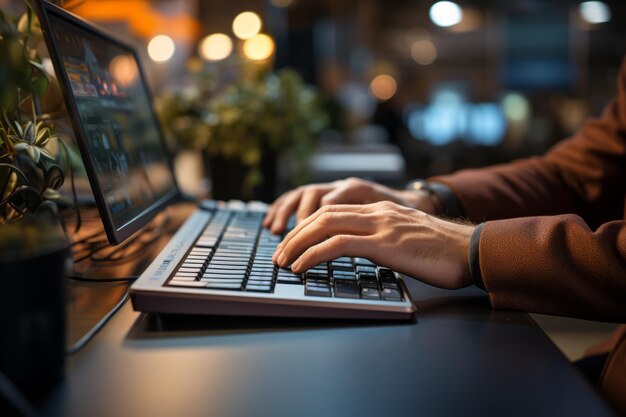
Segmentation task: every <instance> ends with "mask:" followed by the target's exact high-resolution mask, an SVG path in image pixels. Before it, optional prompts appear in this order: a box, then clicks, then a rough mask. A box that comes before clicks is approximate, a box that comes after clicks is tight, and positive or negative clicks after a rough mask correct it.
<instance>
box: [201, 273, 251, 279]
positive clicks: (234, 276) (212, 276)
mask: <svg viewBox="0 0 626 417" xmlns="http://www.w3.org/2000/svg"><path fill="white" fill-rule="evenodd" d="M244 276H245V275H244V274H231V275H227V274H215V273H211V272H205V273H204V275H202V278H201V279H233V280H237V279H243V278H244Z"/></svg>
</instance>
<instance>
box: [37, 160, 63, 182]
mask: <svg viewBox="0 0 626 417" xmlns="http://www.w3.org/2000/svg"><path fill="white" fill-rule="evenodd" d="M40 162H41V164H40V165H41V167H42V170H43V174H44V187H43V188H44V189H46V188H47V189H55V190H56V189H58V188H61V185H63V181H64V180H65V176H64V175H63V170H62V169H61V166H60V165H59V164H57V163H56V161H55V160H53V159H48V158H41V160H40Z"/></svg>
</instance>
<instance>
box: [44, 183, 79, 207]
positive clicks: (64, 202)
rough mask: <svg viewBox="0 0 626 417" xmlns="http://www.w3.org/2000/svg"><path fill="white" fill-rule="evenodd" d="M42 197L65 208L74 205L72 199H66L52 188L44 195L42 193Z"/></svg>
mask: <svg viewBox="0 0 626 417" xmlns="http://www.w3.org/2000/svg"><path fill="white" fill-rule="evenodd" d="M41 196H42V197H43V199H44V200H49V201H53V202H55V203H57V204H58V205H61V206H64V207H71V206H72V205H73V203H72V199H71V198H69V197H66V196H64V195H63V194H61V193H60V192H58V191H56V190H53V189H50V188H48V189H46V190H45V191H44V192H43V193H41Z"/></svg>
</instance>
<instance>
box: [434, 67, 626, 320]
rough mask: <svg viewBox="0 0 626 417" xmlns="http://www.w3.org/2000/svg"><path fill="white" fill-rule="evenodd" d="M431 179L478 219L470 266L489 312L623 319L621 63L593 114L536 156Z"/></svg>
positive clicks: (624, 84) (625, 107) (625, 88)
mask: <svg viewBox="0 0 626 417" xmlns="http://www.w3.org/2000/svg"><path fill="white" fill-rule="evenodd" d="M430 181H436V182H440V183H443V184H445V185H447V186H448V187H450V188H451V189H452V190H453V192H454V193H455V195H456V196H457V198H458V199H459V201H460V202H461V205H462V206H463V209H464V211H465V214H466V216H467V217H468V218H469V219H470V220H472V221H475V222H483V221H486V222H485V224H484V226H483V229H482V232H481V235H480V241H479V249H478V254H479V255H478V256H479V267H480V272H481V275H482V279H483V281H484V284H485V286H486V288H487V290H488V292H489V296H490V299H491V302H492V305H493V306H494V307H497V308H510V309H519V310H525V311H530V312H540V313H548V314H558V315H568V316H574V317H583V318H588V319H598V320H611V321H626V221H624V197H625V195H626V66H623V67H622V71H621V74H620V78H619V94H618V97H617V99H616V100H614V101H613V102H612V103H611V104H610V105H609V106H607V108H606V109H605V111H604V112H603V114H602V117H601V118H599V119H597V120H592V121H589V122H588V123H587V124H586V125H585V126H584V128H583V129H581V131H580V132H579V133H578V134H576V135H575V136H574V137H572V138H570V139H568V140H566V141H563V142H561V143H560V144H558V145H557V146H555V147H554V148H553V149H552V150H551V151H550V152H548V153H547V154H546V155H545V156H543V157H537V158H531V159H527V160H523V161H518V162H515V163H511V164H506V165H500V166H496V167H491V168H486V169H478V170H466V171H461V172H459V173H456V174H453V175H450V176H444V177H436V178H432V179H430ZM565 213H569V214H566V215H562V214H565Z"/></svg>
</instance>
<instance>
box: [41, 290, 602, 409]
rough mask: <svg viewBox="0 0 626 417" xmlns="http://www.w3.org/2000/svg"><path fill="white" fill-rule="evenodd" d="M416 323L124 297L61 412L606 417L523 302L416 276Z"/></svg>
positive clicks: (81, 358) (73, 375) (67, 388)
mask: <svg viewBox="0 0 626 417" xmlns="http://www.w3.org/2000/svg"><path fill="white" fill-rule="evenodd" d="M409 289H410V291H411V293H412V295H413V297H414V300H415V301H416V304H417V306H418V313H417V320H416V321H415V322H409V323H406V322H401V323H363V322H352V321H328V320H294V319H265V318H263V319H261V318H258V319H257V318H223V317H194V316H158V315H145V314H139V313H136V312H133V311H132V310H131V307H130V304H127V305H126V306H125V307H124V308H123V309H122V311H121V312H120V313H119V314H118V316H116V317H114V318H113V320H111V322H110V323H109V324H108V325H107V327H106V328H105V329H104V330H103V332H102V333H101V334H99V335H98V336H97V337H96V338H95V339H94V340H93V342H92V343H91V344H90V345H88V346H87V347H86V348H85V349H84V350H83V351H82V352H80V353H79V354H78V355H76V356H74V357H72V358H71V359H70V361H69V368H68V372H67V379H66V381H65V382H64V383H63V384H60V385H59V387H58V388H57V390H56V391H55V393H54V395H52V396H51V398H50V399H49V400H48V401H47V403H46V414H47V415H51V416H60V415H64V416H85V415H89V416H112V415H115V416H144V415H145V416H156V417H159V416H174V415H176V416H255V417H264V416H268V417H269V416H272V417H275V416H383V415H393V416H409V415H410V416H415V415H426V416H454V415H463V416H473V415H481V416H502V415H507V416H517V415H529V416H542V415H545V416H554V415H567V416H590V415H593V416H609V415H612V413H611V411H610V410H609V409H608V408H607V406H606V405H605V404H604V402H603V401H602V400H601V399H600V398H599V396H598V395H597V394H596V393H595V391H594V390H593V389H592V388H591V387H590V386H589V385H588V384H587V383H586V382H585V381H584V380H583V378H582V377H581V376H580V375H579V374H578V373H577V371H576V370H575V369H574V368H573V367H572V366H571V365H570V364H569V363H568V362H567V360H566V359H565V358H564V357H563V356H562V355H561V354H560V353H559V352H558V350H557V349H556V348H555V347H554V345H552V344H551V343H550V341H549V340H548V339H547V337H546V336H545V335H544V334H543V333H542V332H541V330H540V329H539V328H538V327H537V326H536V325H535V324H534V322H533V321H532V320H531V319H530V317H529V316H528V315H527V314H525V313H519V312H511V311H494V310H492V309H491V308H490V307H489V304H488V302H487V299H486V297H485V296H484V293H482V292H481V291H479V290H475V289H465V290H461V291H446V290H439V289H434V288H431V287H428V286H426V285H424V284H421V283H419V282H417V281H413V280H409Z"/></svg>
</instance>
